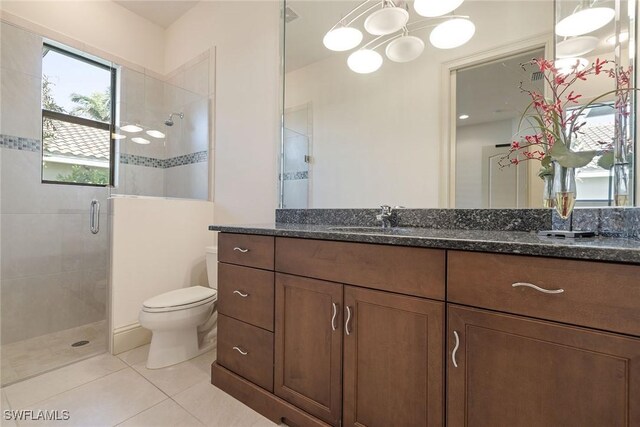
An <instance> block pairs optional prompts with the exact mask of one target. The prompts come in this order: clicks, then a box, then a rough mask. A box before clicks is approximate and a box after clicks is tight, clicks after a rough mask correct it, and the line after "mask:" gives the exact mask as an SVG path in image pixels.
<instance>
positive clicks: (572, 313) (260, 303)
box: [212, 233, 640, 427]
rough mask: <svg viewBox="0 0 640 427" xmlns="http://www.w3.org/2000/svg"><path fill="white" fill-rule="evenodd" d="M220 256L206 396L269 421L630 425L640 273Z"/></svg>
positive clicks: (331, 253)
mask: <svg viewBox="0 0 640 427" xmlns="http://www.w3.org/2000/svg"><path fill="white" fill-rule="evenodd" d="M219 242H220V244H219V247H220V248H221V254H220V261H221V262H220V269H219V285H218V286H219V290H220V293H219V299H220V301H219V307H220V323H219V326H218V328H219V331H218V336H219V339H218V360H217V361H216V362H215V363H214V364H213V366H212V383H213V384H214V385H216V386H218V387H220V388H221V389H222V390H224V391H226V392H227V393H229V394H231V395H232V396H234V397H236V398H237V399H239V400H241V401H242V402H244V403H245V404H247V405H249V406H250V407H252V408H253V409H255V410H256V411H258V412H260V413H261V414H263V415H265V416H266V417H268V418H269V419H271V420H273V421H274V422H276V423H279V422H282V421H284V422H285V423H286V424H287V425H290V426H292V427H296V426H300V427H302V426H304V427H306V426H309V427H316V426H317V427H320V426H325V427H326V426H350V427H351V426H353V427H355V426H358V427H363V426H366V427H377V426H383V427H386V426H399V427H401V426H408V427H414V426H415V427H423V426H442V425H445V424H446V425H449V426H473V425H476V426H509V427H511V426H516V427H517V426H522V427H525V426H526V427H529V426H598V427H599V426H605V425H607V426H609V425H611V426H618V425H620V426H623V425H625V426H626V425H628V426H631V425H639V426H640V266H637V265H623V264H615V263H603V262H591V261H578V260H564V259H553V258H543V257H532V256H520V255H505V254H490V253H481V252H462V251H454V250H448V251H446V250H442V249H428V248H417V247H402V246H392V245H379V244H368V243H353V242H338V241H324V240H313V239H302V238H289V237H275V238H274V237H271V236H252V235H242V234H230V233H222V234H220V237H219ZM445 386H446V387H445ZM445 388H446V393H445ZM445 396H446V400H445Z"/></svg>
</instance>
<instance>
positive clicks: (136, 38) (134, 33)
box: [0, 0, 164, 73]
mask: <svg viewBox="0 0 640 427" xmlns="http://www.w3.org/2000/svg"><path fill="white" fill-rule="evenodd" d="M0 10H2V12H3V16H2V17H3V19H7V20H10V21H12V22H14V23H17V24H25V25H27V26H28V28H30V29H32V30H35V31H37V32H39V33H40V34H42V35H44V36H45V37H54V33H57V34H55V38H56V39H57V41H59V42H61V43H67V44H69V45H71V46H73V47H76V48H78V49H81V50H84V51H87V52H89V53H91V54H94V55H98V56H102V57H103V58H105V59H108V60H113V58H112V56H116V57H119V58H122V59H125V60H126V61H129V62H131V63H132V64H137V65H138V66H141V67H144V68H147V69H150V70H153V71H154V72H156V73H163V72H164V30H163V28H161V27H160V26H158V25H155V24H153V23H151V22H150V21H147V20H146V19H143V18H141V17H140V16H138V15H136V14H134V13H133V12H130V11H129V10H127V9H125V8H123V7H122V6H119V5H118V4H116V3H114V2H112V1H104V0H101V1H77V0H76V1H70V0H67V1H15V0H8V1H7V0H3V1H2V2H0ZM7 14H9V15H7ZM16 18H17V19H16ZM34 24H35V25H37V26H40V27H41V28H37V27H36V26H34ZM60 36H63V37H60ZM78 42H80V44H81V45H80V46H79V45H78ZM83 45H84V46H83ZM123 65H127V64H123Z"/></svg>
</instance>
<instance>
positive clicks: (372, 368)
mask: <svg viewBox="0 0 640 427" xmlns="http://www.w3.org/2000/svg"><path fill="white" fill-rule="evenodd" d="M344 304H345V308H348V310H349V311H350V312H351V319H350V320H349V322H347V323H346V324H345V328H346V330H345V336H344V368H343V371H344V378H343V380H344V415H343V421H344V425H345V426H367V427H389V426H403V427H424V426H441V425H443V424H444V378H443V376H444V374H443V371H444V370H443V359H444V348H443V342H444V337H443V335H444V306H445V305H444V303H442V302H437V301H431V300H426V299H422V298H415V297H407V296H402V295H397V294H391V293H386V292H380V291H373V290H368V289H363V288H356V287H351V286H345V292H344ZM346 332H349V334H348V335H346Z"/></svg>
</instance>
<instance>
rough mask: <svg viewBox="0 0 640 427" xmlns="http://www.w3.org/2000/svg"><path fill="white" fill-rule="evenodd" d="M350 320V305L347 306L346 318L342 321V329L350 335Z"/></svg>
mask: <svg viewBox="0 0 640 427" xmlns="http://www.w3.org/2000/svg"><path fill="white" fill-rule="evenodd" d="M350 321H351V307H349V306H347V320H345V322H344V331H345V333H346V334H347V335H351V331H350V330H349V322H350Z"/></svg>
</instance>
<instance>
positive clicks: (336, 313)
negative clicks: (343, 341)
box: [331, 302, 338, 331]
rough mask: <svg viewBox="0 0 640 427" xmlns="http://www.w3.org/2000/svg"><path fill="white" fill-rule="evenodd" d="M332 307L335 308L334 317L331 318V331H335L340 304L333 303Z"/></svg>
mask: <svg viewBox="0 0 640 427" xmlns="http://www.w3.org/2000/svg"><path fill="white" fill-rule="evenodd" d="M331 305H332V306H333V316H331V330H332V331H335V330H336V316H337V315H338V304H336V303H335V302H334V303H331Z"/></svg>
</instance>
